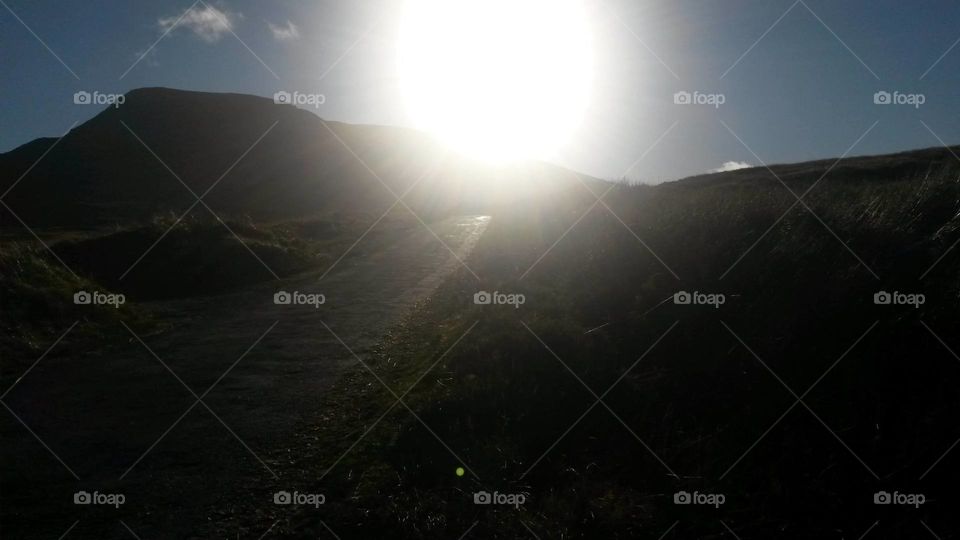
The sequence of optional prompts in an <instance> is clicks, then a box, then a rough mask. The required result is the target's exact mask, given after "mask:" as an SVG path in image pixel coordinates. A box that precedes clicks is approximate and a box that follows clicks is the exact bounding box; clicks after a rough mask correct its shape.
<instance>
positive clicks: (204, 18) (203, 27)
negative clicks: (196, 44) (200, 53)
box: [157, 4, 242, 43]
mask: <svg viewBox="0 0 960 540" xmlns="http://www.w3.org/2000/svg"><path fill="white" fill-rule="evenodd" d="M241 18H242V15H240V14H235V13H230V12H229V11H226V10H221V9H217V8H215V7H213V6H211V5H208V4H203V7H196V6H195V7H192V8H190V9H189V10H187V12H186V13H184V14H183V15H182V16H179V15H178V16H175V17H165V18H162V19H160V20H158V21H157V24H158V25H159V26H160V29H161V30H163V31H164V32H169V31H172V30H174V29H175V28H186V29H188V30H190V31H191V32H193V33H194V34H195V35H196V36H197V37H199V38H200V39H202V40H204V41H206V42H207V43H213V42H215V41H218V40H219V39H220V38H221V37H223V34H225V33H227V32H232V31H233V28H234V25H235V24H236V21H237V20H238V19H241Z"/></svg>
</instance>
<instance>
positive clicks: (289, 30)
mask: <svg viewBox="0 0 960 540" xmlns="http://www.w3.org/2000/svg"><path fill="white" fill-rule="evenodd" d="M267 26H269V27H270V31H271V32H273V39H275V40H277V41H295V40H298V39H300V29H299V28H297V25H295V24H293V23H292V22H291V21H287V24H286V25H282V24H279V25H278V24H273V23H271V22H268V23H267Z"/></svg>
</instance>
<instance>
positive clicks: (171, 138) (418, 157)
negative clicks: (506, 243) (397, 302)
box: [0, 88, 579, 227]
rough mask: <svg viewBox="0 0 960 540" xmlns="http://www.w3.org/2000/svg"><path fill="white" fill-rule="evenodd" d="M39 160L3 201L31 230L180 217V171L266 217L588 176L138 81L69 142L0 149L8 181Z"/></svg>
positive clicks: (213, 203) (236, 206) (246, 99)
mask: <svg viewBox="0 0 960 540" xmlns="http://www.w3.org/2000/svg"><path fill="white" fill-rule="evenodd" d="M48 151H49V153H48V154H47V155H46V156H44V153H45V152H48ZM41 156H42V159H41ZM38 160H39V161H38ZM34 164H35V165H34ZM31 166H32V167H33V168H32V169H31ZM28 170H29V174H27V175H26V176H25V177H23V179H22V180H21V181H20V182H19V183H17V184H16V186H15V188H14V189H13V190H12V191H11V192H10V193H9V195H8V196H7V197H6V198H5V202H6V203H7V204H8V205H9V206H10V207H11V208H13V209H14V211H15V212H16V213H17V215H19V216H20V217H21V218H22V219H24V221H26V222H27V223H29V224H30V225H31V226H59V227H75V226H94V225H101V224H110V225H112V224H115V223H126V222H129V221H136V220H142V219H144V218H149V217H150V216H152V215H156V214H164V213H169V212H173V213H175V214H177V215H179V214H180V213H182V212H184V211H186V210H187V209H188V208H189V207H190V206H191V205H193V204H194V203H195V202H196V198H195V197H194V196H193V195H192V194H191V193H190V191H188V189H187V188H186V187H185V186H184V185H182V184H181V181H182V182H183V184H185V185H186V186H187V187H189V190H192V191H193V192H194V193H196V194H197V196H201V195H203V194H204V193H205V192H207V190H209V193H208V194H207V195H206V196H205V197H204V202H205V203H207V204H208V205H209V206H210V207H211V208H212V209H213V210H214V211H215V212H216V213H217V214H220V215H224V216H244V217H247V216H248V217H250V218H252V219H254V220H255V221H269V220H282V219H289V218H297V217H304V216H311V215H316V214H321V213H325V212H334V211H336V212H341V213H351V212H368V213H375V214H377V215H379V213H381V212H383V211H384V210H386V209H387V208H389V207H390V206H391V205H392V204H394V202H395V201H396V198H395V197H394V195H393V194H391V191H393V192H394V193H396V194H397V195H401V194H403V193H404V191H406V190H407V189H408V188H410V187H411V186H414V184H415V183H416V185H415V188H414V189H413V190H412V191H411V193H410V194H409V195H408V196H407V197H406V198H405V199H404V200H405V202H407V203H408V204H410V205H411V206H412V207H414V208H415V209H416V210H417V212H418V213H421V214H423V215H427V214H430V213H431V212H436V213H442V212H445V211H448V210H450V209H452V208H454V207H458V208H464V209H466V207H469V206H482V205H485V204H489V203H490V202H492V201H493V200H495V199H496V198H497V197H499V195H500V194H501V193H502V192H503V190H500V189H498V188H497V187H496V185H495V183H496V182H497V179H500V180H501V181H503V182H504V185H509V186H511V189H512V190H519V191H523V188H522V186H521V185H520V184H519V183H518V182H517V180H518V179H519V178H523V179H524V181H525V182H526V183H527V184H528V185H530V191H529V193H530V194H533V193H539V192H542V191H543V190H544V189H546V190H547V191H549V190H550V189H552V188H556V189H564V188H565V187H575V186H576V185H578V184H579V182H578V181H577V180H576V179H575V178H574V177H573V175H572V174H571V173H569V172H568V171H563V170H562V169H559V168H556V167H552V166H549V165H545V164H538V163H531V164H528V165H524V166H521V167H519V168H510V169H502V168H501V169H497V168H491V167H485V166H482V165H480V164H478V163H474V162H471V161H470V160H467V159H465V158H462V157H459V156H454V155H452V154H448V153H446V152H445V151H444V150H442V149H441V147H440V146H439V145H438V144H436V143H435V142H434V141H433V140H432V139H430V138H429V137H428V136H426V135H424V134H422V133H420V132H417V131H414V130H410V129H404V128H397V127H385V126H359V125H349V124H343V123H339V122H331V121H324V120H322V119H321V118H319V117H318V116H316V115H314V114H312V113H310V112H308V111H305V110H300V109H297V108H295V107H292V106H289V105H278V104H275V103H274V102H273V101H272V100H269V99H265V98H260V97H255V96H249V95H239V94H215V93H202V92H190V91H183V90H173V89H166V88H145V89H139V90H134V91H132V92H130V93H128V94H127V95H126V100H125V103H124V104H123V105H122V106H119V107H113V106H108V107H107V108H106V109H104V110H103V111H102V112H100V113H99V114H98V115H97V116H95V117H94V118H92V119H91V120H89V121H87V122H85V123H83V124H82V125H80V126H78V127H76V128H75V129H73V130H71V131H70V132H69V133H68V134H67V135H65V136H64V137H63V138H62V140H58V139H55V138H43V139H37V140H35V141H32V142H30V143H27V144H25V145H23V146H21V147H19V148H17V149H15V150H13V151H11V152H8V153H6V154H2V155H0V188H2V189H3V190H6V189H7V188H9V187H10V186H11V185H13V184H14V183H15V182H17V180H18V179H19V178H20V177H21V176H22V175H23V174H24V173H25V172H27V171H28ZM425 173H426V174H425ZM424 175H425V176H424ZM421 176H424V178H423V179H422V180H420V182H419V183H417V180H418V179H420V177H421ZM178 177H179V180H178ZM461 201H468V202H467V203H463V202H461ZM195 210H196V211H204V210H203V208H202V207H200V206H199V205H198V208H197V209H195ZM10 219H11V218H10V216H8V215H5V216H4V223H10V224H13V223H14V222H12V221H10Z"/></svg>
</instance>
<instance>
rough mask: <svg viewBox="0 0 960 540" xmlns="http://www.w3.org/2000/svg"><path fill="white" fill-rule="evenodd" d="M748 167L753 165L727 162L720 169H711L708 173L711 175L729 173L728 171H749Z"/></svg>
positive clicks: (743, 162) (742, 162)
mask: <svg viewBox="0 0 960 540" xmlns="http://www.w3.org/2000/svg"><path fill="white" fill-rule="evenodd" d="M750 167H753V165H751V164H749V163H747V162H746V161H727V162H725V163H724V164H723V165H721V166H720V167H718V168H716V169H711V170H710V172H712V173H718V172H730V171H736V170H739V169H749V168H750Z"/></svg>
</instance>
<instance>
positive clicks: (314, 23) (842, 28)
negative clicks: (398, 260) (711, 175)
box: [0, 0, 960, 182]
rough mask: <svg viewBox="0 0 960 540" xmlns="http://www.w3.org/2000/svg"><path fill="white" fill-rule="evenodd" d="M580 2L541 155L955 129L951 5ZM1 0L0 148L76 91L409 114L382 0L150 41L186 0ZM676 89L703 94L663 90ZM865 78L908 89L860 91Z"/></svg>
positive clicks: (293, 9)
mask: <svg viewBox="0 0 960 540" xmlns="http://www.w3.org/2000/svg"><path fill="white" fill-rule="evenodd" d="M586 3H587V9H588V13H589V15H590V22H589V24H590V27H591V29H592V31H593V38H594V55H595V64H596V65H595V75H594V81H595V82H594V87H595V88H594V91H593V98H592V100H591V103H590V106H589V108H588V110H587V115H586V118H585V119H584V122H583V124H582V126H581V129H580V131H579V132H578V133H577V134H576V136H575V138H574V139H573V141H572V142H571V144H570V145H569V147H567V148H564V149H563V150H562V151H560V152H559V153H558V155H557V156H555V158H554V161H556V162H558V163H561V164H563V165H567V166H570V167H573V168H575V169H578V170H581V171H584V172H587V173H590V174H594V175H597V176H602V177H608V178H619V177H622V176H628V177H630V178H631V179H634V180H641V181H648V182H658V181H662V180H667V179H672V178H679V177H683V176H688V175H692V174H697V173H700V172H705V171H708V170H711V169H715V168H719V167H721V166H722V165H723V164H724V163H727V162H744V163H749V164H753V165H757V164H759V163H760V160H762V161H763V162H766V163H783V162H795V161H803V160H809V159H817V158H828V157H833V156H839V155H841V154H843V153H844V152H846V151H848V149H850V147H851V145H853V144H854V143H855V142H856V141H858V139H860V142H859V143H858V144H857V145H856V146H855V147H854V148H853V149H852V150H851V153H852V154H854V155H859V154H876V153H884V152H893V151H899V150H907V149H912V148H920V147H928V146H937V145H939V144H940V142H939V141H938V137H939V138H940V139H942V140H943V141H944V142H945V143H948V144H960V123H958V122H957V121H956V120H957V118H958V115H957V112H958V111H960V91H958V88H960V84H958V83H960V78H958V75H957V74H958V73H960V45H957V42H958V40H960V3H957V2H955V1H947V0H940V1H924V2H910V3H908V2H902V1H893V0H871V1H849V2H840V1H836V0H803V1H799V2H796V1H795V0H765V1H748V0H724V1H713V2H703V1H695V0H663V1H637V0H606V1H601V0H591V1H588V2H586ZM2 4H3V5H0V72H2V73H3V78H2V80H0V151H7V150H10V149H12V148H15V147H17V146H19V145H20V144H23V143H25V142H27V141H29V140H32V139H34V138H36V137H42V136H56V135H59V134H62V133H63V132H64V131H65V130H67V129H68V128H69V127H70V126H71V125H72V124H73V123H74V122H82V121H85V120H87V119H89V118H90V117H92V116H93V115H94V114H96V112H97V111H98V108H96V107H92V106H77V105H75V104H74V103H73V94H74V93H75V92H77V91H80V90H86V91H90V92H93V91H94V90H96V91H100V92H102V93H110V92H116V93H122V92H126V91H129V90H130V89H133V88H138V87H144V86H167V87H174V88H183V89H193V90H206V91H222V92H239V93H250V94H257V95H262V96H271V95H272V94H273V93H274V92H276V91H278V90H291V91H292V90H299V91H301V92H307V93H322V94H324V96H325V97H326V101H325V103H324V104H323V105H322V106H321V107H320V108H319V109H318V111H317V112H318V114H320V115H321V116H323V117H325V118H331V119H336V120H343V121H349V122H356V123H377V124H397V125H408V124H410V119H409V118H407V115H406V112H405V109H404V106H403V103H402V101H401V99H400V96H399V90H398V84H397V83H398V81H397V70H396V61H395V59H396V50H395V47H396V42H397V33H398V27H399V19H400V14H401V11H402V2H400V1H386V2H384V1H349V2H348V1H345V0H340V1H326V0H321V1H306V0H303V1H299V0H256V1H255V0H223V1H220V2H216V1H213V0H211V1H209V2H207V3H205V4H204V3H198V4H196V5H194V8H193V9H194V11H193V12H191V13H189V14H188V15H187V17H185V18H184V19H183V20H182V21H181V23H180V24H179V25H177V27H175V28H174V29H173V30H172V31H171V32H170V33H169V34H168V35H166V36H165V37H164V38H163V39H161V40H160V41H159V42H158V43H157V44H156V46H154V47H153V48H151V46H152V45H153V44H154V43H155V42H157V40H158V38H160V37H161V35H162V34H163V32H164V31H165V30H166V29H168V28H170V26H171V25H172V22H173V21H175V20H176V19H177V18H178V17H180V16H181V15H182V14H183V13H184V12H185V10H187V8H190V7H191V4H192V1H191V0H180V1H177V0H171V1H168V0H156V1H149V2H147V1H143V0H140V1H116V0H115V1H107V0H91V1H85V2H53V1H45V0H2ZM209 10H216V11H217V13H218V14H220V16H223V17H224V18H225V20H226V21H227V23H226V25H227V26H228V28H227V27H225V26H224V24H223V22H222V20H221V19H220V18H214V19H211V18H210V17H209V15H210V12H209ZM788 10H789V11H788ZM18 18H19V20H18ZM775 23H776V24H775ZM27 27H29V29H28V28H27ZM34 34H35V35H34ZM234 34H235V35H234ZM44 44H45V45H44ZM955 45H956V46H955ZM954 46H955V47H954ZM47 47H49V49H50V50H48V49H47ZM951 47H954V48H953V49H951ZM147 50H149V51H150V52H149V53H148V54H147V55H146V56H144V57H143V58H142V59H141V60H140V61H139V62H137V63H136V65H134V63H135V62H136V61H137V60H138V58H140V56H141V55H142V54H143V52H144V51H147ZM50 51H53V52H52V53H51V52H50ZM944 53H946V54H944ZM57 57H59V60H58V58H57ZM61 60H62V63H61ZM64 64H65V65H64ZM684 91H685V92H690V93H691V95H695V94H694V93H695V92H696V93H699V94H701V95H722V96H723V97H722V100H723V103H722V105H720V106H719V107H716V106H711V105H696V104H693V105H682V104H679V105H678V104H676V103H675V94H676V93H677V92H684ZM878 91H887V92H889V93H890V94H891V95H892V96H895V95H900V96H901V99H911V98H909V97H902V96H922V99H923V104H922V105H920V106H919V107H917V106H914V105H906V104H905V105H897V104H890V105H877V104H875V103H874V96H875V93H876V92H878ZM894 92H897V93H898V94H894ZM914 100H915V98H914ZM714 101H715V99H714ZM874 124H876V125H874ZM871 126H874V127H873V129H872V130H870V128H871ZM868 130H869V132H868ZM864 133H866V135H865V136H864ZM738 137H739V139H740V140H738ZM861 137H862V139H861ZM654 143H656V144H655V145H654ZM651 146H653V149H652V150H649V149H650V148H651ZM648 150H649V152H648ZM641 156H643V159H642V160H640V161H639V162H637V161H638V159H639V158H640V157H641ZM634 164H635V165H634ZM631 165H633V167H632V168H631Z"/></svg>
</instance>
